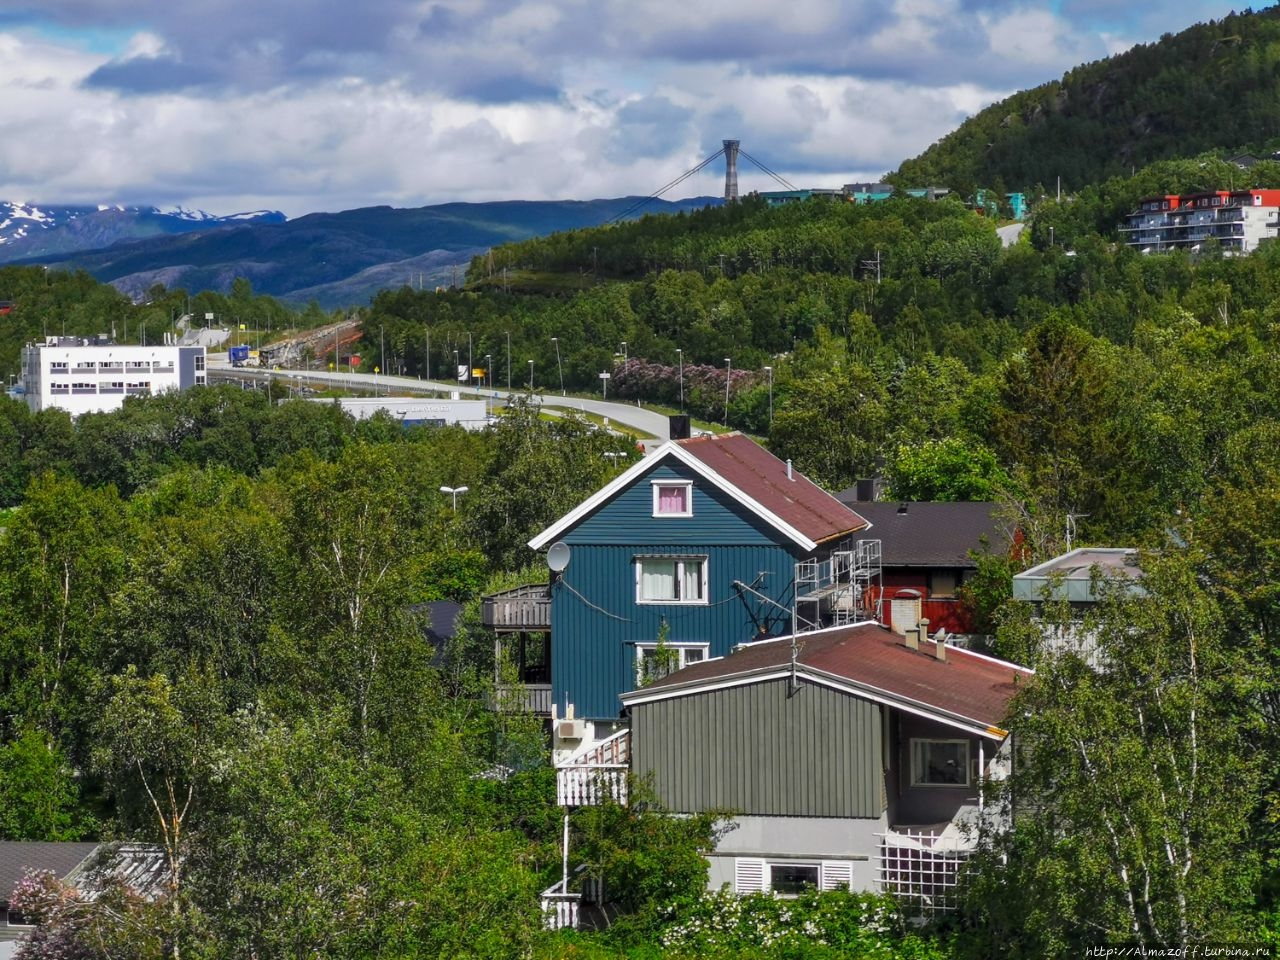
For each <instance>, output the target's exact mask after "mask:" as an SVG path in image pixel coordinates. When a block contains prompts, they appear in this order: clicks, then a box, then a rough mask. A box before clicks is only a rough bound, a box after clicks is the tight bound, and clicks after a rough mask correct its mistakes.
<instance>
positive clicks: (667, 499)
mask: <svg viewBox="0 0 1280 960" xmlns="http://www.w3.org/2000/svg"><path fill="white" fill-rule="evenodd" d="M653 515H654V516H655V517H692V516H693V481H691V480H654V481H653Z"/></svg>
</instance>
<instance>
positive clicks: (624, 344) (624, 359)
mask: <svg viewBox="0 0 1280 960" xmlns="http://www.w3.org/2000/svg"><path fill="white" fill-rule="evenodd" d="M622 362H623V363H626V362H627V341H625V340H623V341H622Z"/></svg>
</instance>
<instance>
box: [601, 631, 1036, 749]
mask: <svg viewBox="0 0 1280 960" xmlns="http://www.w3.org/2000/svg"><path fill="white" fill-rule="evenodd" d="M799 648H800V649H799V655H798V657H797V671H798V673H799V674H800V675H802V676H807V677H808V678H810V679H822V680H831V679H834V680H836V681H837V682H839V681H847V682H848V684H849V685H850V687H852V688H855V690H854V692H855V693H856V692H857V690H858V689H861V690H864V691H865V692H867V693H869V694H873V695H874V694H881V695H884V696H885V698H886V699H889V700H891V701H895V702H900V703H905V704H906V705H908V706H909V705H918V706H919V707H923V708H925V710H926V711H927V712H930V713H932V714H934V715H938V716H940V717H945V716H949V717H952V718H957V719H961V720H966V721H969V722H970V723H971V724H972V725H974V726H980V727H986V728H989V731H990V732H991V733H992V734H993V735H1002V734H1003V731H1002V730H1001V729H1000V728H1001V725H1002V724H1003V723H1004V720H1005V714H1006V713H1007V712H1008V709H1009V702H1010V700H1012V699H1013V696H1014V694H1015V693H1016V692H1017V691H1018V688H1019V685H1020V684H1022V683H1025V682H1026V680H1027V679H1028V678H1030V676H1031V671H1030V670H1028V669H1027V668H1025V667H1019V666H1017V665H1015V664H1010V663H1004V662H1003V661H999V660H994V659H992V658H990V657H984V656H981V655H979V654H975V653H971V652H970V651H968V650H964V649H962V648H960V647H953V646H948V647H947V659H946V661H945V662H944V661H940V660H938V659H937V657H936V655H935V653H936V650H935V645H934V643H933V642H932V641H928V640H926V641H923V642H922V643H921V644H920V649H919V650H911V649H908V648H907V647H906V646H905V645H904V643H903V639H902V637H900V636H899V635H898V634H896V633H894V632H893V631H891V630H889V629H888V628H887V627H883V626H881V625H880V624H878V623H862V624H855V625H853V626H848V627H837V628H832V629H828V630H820V631H816V632H814V633H807V634H800V636H799ZM790 659H791V643H790V638H789V637H784V638H782V639H780V640H768V641H762V642H759V643H752V644H747V645H746V646H744V647H742V648H740V649H739V650H737V651H736V652H734V653H731V654H730V655H729V656H727V657H723V658H721V659H718V660H706V661H703V662H702V663H696V664H693V665H692V666H689V667H686V668H685V669H683V670H678V671H676V672H675V673H672V674H670V675H669V676H666V677H664V678H662V679H661V680H658V681H657V682H655V683H653V684H651V685H650V686H648V687H645V688H644V689H643V690H641V691H636V692H635V693H632V694H628V695H626V698H625V699H626V700H627V701H628V702H632V701H636V700H640V701H642V700H643V699H645V696H646V695H648V694H669V695H670V694H674V693H675V691H676V690H677V689H678V690H679V691H681V693H684V692H688V693H697V692H699V690H700V689H701V688H703V687H706V686H708V685H713V684H720V683H724V682H726V681H732V680H733V678H742V679H743V681H744V682H748V681H749V680H750V677H751V676H752V675H753V674H757V673H767V672H769V671H770V670H771V669H774V670H776V669H778V668H785V667H786V666H787V665H788V664H789V663H790Z"/></svg>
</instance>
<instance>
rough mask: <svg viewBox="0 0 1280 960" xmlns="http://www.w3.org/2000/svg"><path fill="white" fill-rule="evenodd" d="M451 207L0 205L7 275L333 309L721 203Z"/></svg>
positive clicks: (137, 292)
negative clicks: (493, 251)
mask: <svg viewBox="0 0 1280 960" xmlns="http://www.w3.org/2000/svg"><path fill="white" fill-rule="evenodd" d="M642 199H643V198H640V197H621V198H617V199H611V200H587V201H577V200H553V201H500V202H493V203H447V204H440V205H438V206H430V207H418V208H414V209H395V208H392V207H364V208H361V209H358V210H347V211H345V212H342V213H313V214H308V215H307V216H304V217H299V218H298V219H296V220H286V218H285V217H284V216H283V215H282V214H279V213H267V212H260V213H252V214H237V215H235V216H232V217H213V216H211V215H209V214H205V213H200V212H193V211H185V210H179V211H170V212H163V211H160V210H157V209H155V208H150V207H148V208H139V207H133V208H120V207H52V206H50V207H43V206H42V207H36V206H33V205H20V204H0V263H5V262H9V263H24V264H44V265H47V266H58V267H65V268H69V269H72V268H74V269H83V270H86V271H88V272H89V273H91V274H92V275H93V276H94V277H96V278H97V279H99V280H102V281H104V282H108V283H111V284H112V285H114V286H115V287H117V288H118V289H120V290H121V291H123V292H124V293H127V294H129V295H130V296H132V297H134V298H135V299H142V298H143V297H145V295H146V291H147V290H149V289H150V288H151V287H152V286H154V285H155V284H157V283H162V284H164V285H165V286H166V287H168V288H170V289H173V288H177V287H185V288H186V289H188V290H219V291H222V292H227V291H229V290H230V288H231V282H232V281H233V280H235V278H236V277H245V278H247V279H248V280H249V281H250V282H251V283H252V284H253V288H254V290H255V291H256V292H258V293H266V294H270V295H272V296H275V297H278V298H280V299H282V300H288V301H292V302H299V303H305V302H308V301H310V300H312V299H314V300H316V301H317V302H318V303H319V304H320V306H322V307H324V308H326V309H329V308H334V307H339V306H347V305H355V304H361V303H366V302H368V300H369V298H370V297H372V296H373V294H374V293H376V292H377V291H378V290H381V289H383V288H386V287H399V286H402V285H405V284H409V285H411V286H424V287H434V286H437V285H440V284H447V283H449V282H451V281H452V280H453V279H454V278H455V277H456V278H458V279H461V276H462V272H463V270H464V269H465V267H466V265H467V264H468V263H469V262H470V261H471V258H472V257H474V256H476V255H477V254H480V253H483V252H484V251H485V250H487V249H488V248H489V247H492V246H496V245H498V244H502V243H506V242H508V241H511V240H525V239H528V238H530V237H536V236H544V235H546V234H550V233H556V232H559V231H562V230H574V229H578V228H581V227H593V226H599V225H601V224H605V223H608V222H609V221H611V220H613V219H615V218H617V217H618V216H620V215H622V214H625V213H627V212H628V211H629V210H632V211H633V212H632V213H630V214H629V216H631V217H634V216H640V215H643V214H649V213H675V212H679V211H683V210H695V209H700V208H702V207H705V206H708V205H713V204H718V203H720V202H721V201H720V200H719V199H718V198H715V197H695V198H690V199H687V200H677V201H665V200H652V201H649V202H648V203H646V204H644V205H643V206H642V207H641V208H640V209H638V210H634V209H633V208H635V207H636V205H637V203H639V202H640V201H641V200H642Z"/></svg>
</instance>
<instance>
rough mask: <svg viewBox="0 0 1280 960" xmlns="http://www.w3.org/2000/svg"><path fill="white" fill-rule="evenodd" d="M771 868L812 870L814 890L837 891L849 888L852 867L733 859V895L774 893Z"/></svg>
mask: <svg viewBox="0 0 1280 960" xmlns="http://www.w3.org/2000/svg"><path fill="white" fill-rule="evenodd" d="M775 867H812V868H816V869H817V871H818V880H817V885H816V886H815V887H814V889H815V890H838V889H840V888H841V887H845V888H846V889H848V888H851V887H852V886H853V863H852V862H850V861H848V860H787V859H783V858H778V859H773V860H766V859H763V858H759V857H735V858H734V864H733V892H734V893H737V894H740V895H741V894H747V893H774V890H773V870H774V868H775ZM774 896H777V897H783V898H791V897H795V896H797V894H794V893H774Z"/></svg>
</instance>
